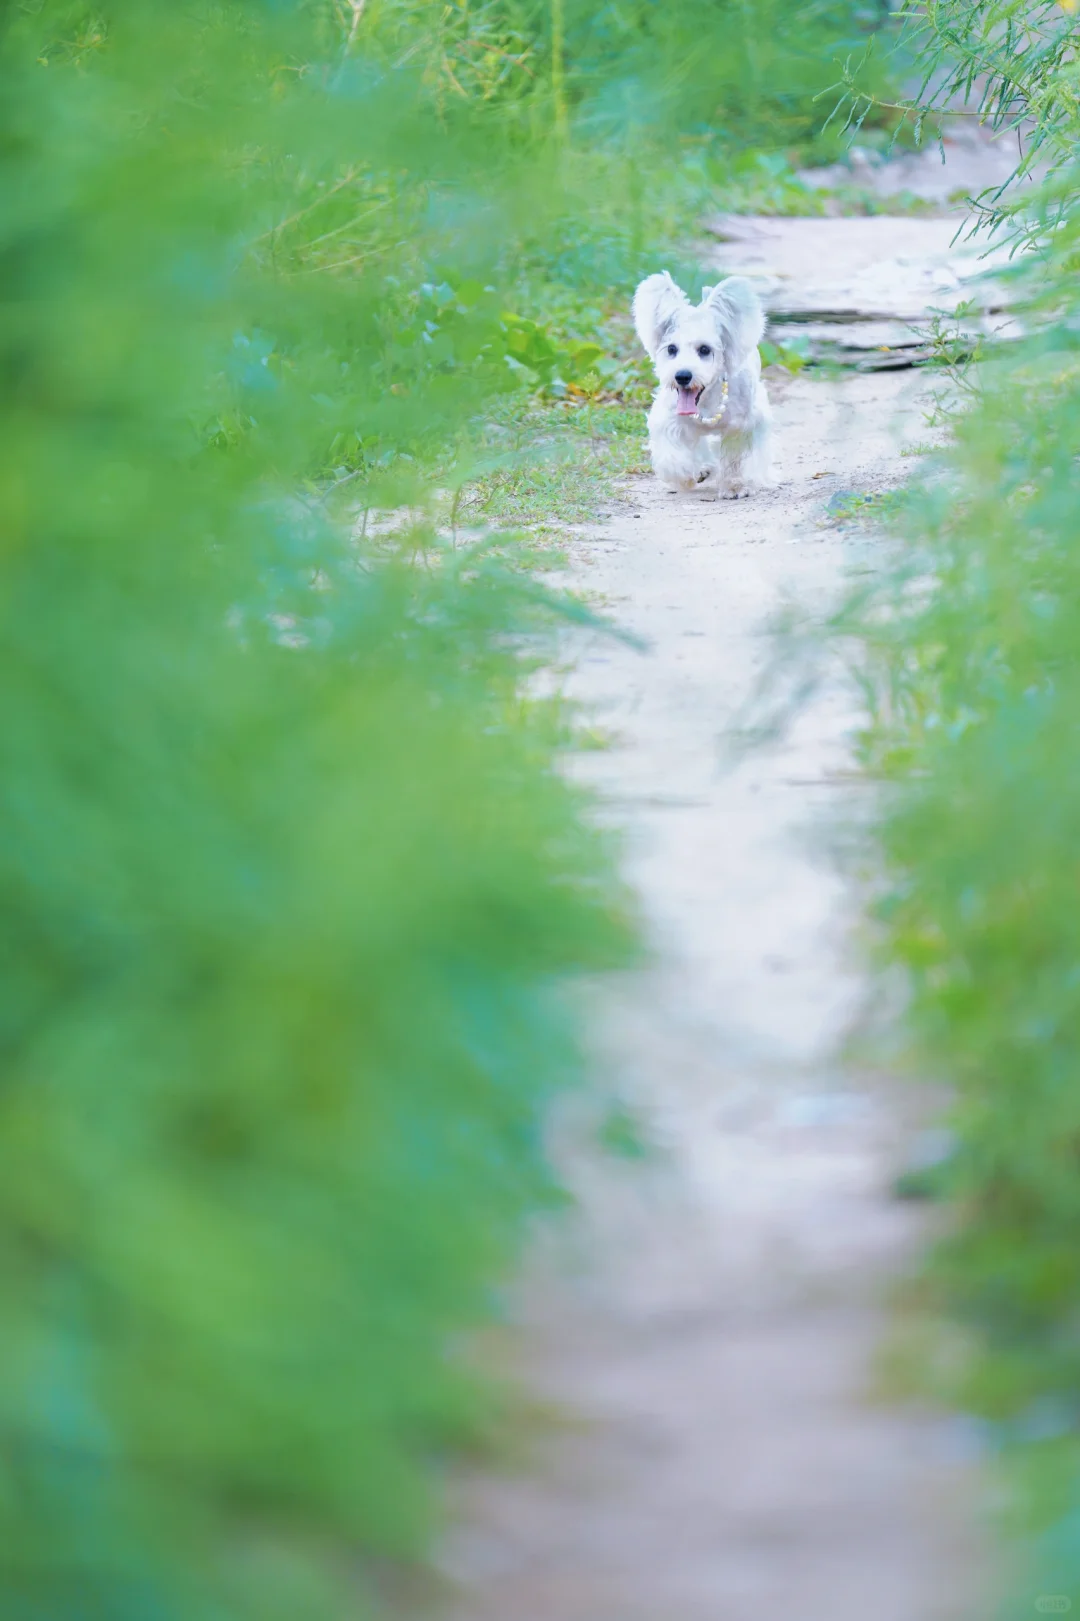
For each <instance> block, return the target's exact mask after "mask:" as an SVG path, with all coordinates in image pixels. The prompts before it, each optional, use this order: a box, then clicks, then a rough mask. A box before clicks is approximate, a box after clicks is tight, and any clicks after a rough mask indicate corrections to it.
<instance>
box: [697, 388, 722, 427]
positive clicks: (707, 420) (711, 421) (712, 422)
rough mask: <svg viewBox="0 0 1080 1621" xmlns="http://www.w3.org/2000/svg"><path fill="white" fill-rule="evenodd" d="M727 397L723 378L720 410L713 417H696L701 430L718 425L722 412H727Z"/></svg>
mask: <svg viewBox="0 0 1080 1621" xmlns="http://www.w3.org/2000/svg"><path fill="white" fill-rule="evenodd" d="M727 396H728V383H727V378H726V377H725V378H724V391H723V393H722V394H721V396H720V409H719V411H717V413H716V415H715V416H714V417H702V416H699V417H698V421H699V422H700V423H701V426H702V427H703V428H715V427H716V426H717V425H718V424H719V422H720V418H721V417H722V416H723V414H724V412H725V411H726V410H727Z"/></svg>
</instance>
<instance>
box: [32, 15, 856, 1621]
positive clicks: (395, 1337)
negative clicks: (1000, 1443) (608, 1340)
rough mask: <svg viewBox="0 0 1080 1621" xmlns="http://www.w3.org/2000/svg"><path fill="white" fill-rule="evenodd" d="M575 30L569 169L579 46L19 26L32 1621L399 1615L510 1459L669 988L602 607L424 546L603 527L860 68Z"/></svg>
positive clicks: (726, 41)
mask: <svg viewBox="0 0 1080 1621" xmlns="http://www.w3.org/2000/svg"><path fill="white" fill-rule="evenodd" d="M565 21H566V28H565V44H564V49H565V50H566V52H567V53H568V54H567V57H566V61H565V62H564V63H563V64H562V67H563V69H564V71H563V74H562V83H563V86H564V94H565V96H566V98H567V109H566V111H567V124H566V127H565V129H563V130H562V132H561V134H560V126H559V123H558V121H557V120H555V119H554V118H553V112H554V110H555V109H554V108H553V101H552V97H553V92H552V83H553V72H554V63H553V61H552V52H553V46H554V40H553V34H552V30H551V26H550V24H551V15H550V13H549V12H548V11H547V9H545V8H538V7H532V6H525V7H516V6H514V5H510V4H506V5H495V4H490V5H487V6H480V7H476V8H473V9H469V8H466V7H457V6H453V7H442V6H434V5H429V4H410V3H406V0H398V3H395V4H393V5H391V4H386V5H383V6H381V7H377V8H372V12H371V14H370V15H365V14H364V13H363V11H362V8H359V7H352V6H350V7H344V8H342V7H335V6H334V5H323V4H314V3H313V4H310V5H296V6H293V5H289V4H269V3H267V4H262V3H259V0H224V3H220V4H214V5H203V4H196V3H195V0H190V3H189V0H181V3H179V4H177V5H175V6H171V7H161V6H158V5H153V4H151V3H150V0H114V3H112V4H107V5H102V6H100V7H87V6H84V5H80V4H68V3H62V0H44V3H42V4H34V5H28V6H17V7H14V8H10V9H9V10H8V11H7V12H5V13H4V14H3V16H2V17H0V372H2V377H3V389H2V391H0V418H2V432H0V517H2V523H3V537H4V547H3V551H2V554H0V586H2V589H0V620H2V627H3V633H2V636H0V659H2V661H3V671H2V676H3V679H2V682H0V690H2V691H3V694H4V697H3V702H2V719H0V735H2V737H3V742H4V759H5V771H4V787H3V799H2V805H3V818H2V827H3V839H2V841H0V884H2V886H3V897H4V903H5V904H4V911H3V916H4V929H3V935H2V939H3V946H2V951H3V962H4V969H5V972H4V975H3V981H2V985H3V989H2V991H0V1031H2V1035H3V1041H4V1050H5V1067H4V1086H3V1089H2V1091H0V1156H2V1167H0V1169H2V1174H0V1309H2V1314H3V1320H4V1331H3V1335H2V1336H0V1542H2V1546H3V1550H4V1551H3V1555H2V1557H0V1614H2V1615H4V1616H9V1617H11V1621H98V1618H100V1621H106V1618H107V1621H127V1618H130V1621H147V1618H150V1617H153V1618H161V1621H168V1618H171V1617H177V1618H179V1617H182V1618H183V1621H193V1618H202V1617H206V1618H208V1621H210V1618H213V1621H219V1618H220V1621H240V1618H243V1617H252V1618H255V1617H258V1618H259V1621H272V1618H274V1617H278V1616H280V1617H282V1618H283V1621H284V1618H285V1617H289V1618H290V1621H292V1618H294V1617H296V1616H300V1615H303V1616H304V1617H305V1618H308V1617H310V1618H312V1621H315V1618H317V1617H321V1616H325V1617H327V1618H328V1621H329V1618H335V1617H343V1616H345V1615H355V1614H357V1613H358V1612H359V1613H362V1612H363V1611H364V1610H365V1609H366V1608H367V1607H368V1606H369V1603H370V1602H371V1598H372V1593H371V1588H372V1583H371V1581H370V1579H369V1577H370V1572H371V1570H372V1568H373V1566H374V1565H375V1564H377V1562H378V1561H379V1560H380V1559H391V1560H392V1559H411V1558H415V1557H417V1556H418V1555H419V1554H420V1553H421V1552H422V1550H423V1548H424V1547H425V1545H426V1541H427V1538H428V1536H429V1535H430V1530H431V1526H432V1524H433V1516H434V1513H435V1497H436V1494H437V1482H438V1475H439V1465H440V1461H441V1459H442V1458H443V1457H444V1455H445V1453H446V1451H447V1449H448V1448H450V1447H452V1446H456V1445H460V1444H463V1443H464V1442H465V1441H466V1440H467V1439H468V1438H469V1437H470V1436H472V1435H475V1434H477V1433H479V1432H481V1431H482V1430H483V1428H484V1425H485V1422H486V1415H487V1414H488V1412H489V1409H490V1404H491V1402H492V1400H493V1399H494V1397H493V1394H492V1392H491V1389H490V1387H489V1386H488V1385H487V1384H486V1383H485V1382H484V1381H483V1380H481V1379H480V1378H479V1376H478V1375H477V1374H476V1373H475V1372H474V1371H473V1370H472V1368H471V1364H470V1360H469V1357H468V1354H467V1345H468V1336H469V1333H470V1331H471V1330H472V1329H473V1328H474V1327H475V1325H477V1324H478V1323H481V1322H483V1321H484V1320H485V1319H487V1318H490V1317H491V1316H492V1315H497V1314H498V1312H499V1310H500V1300H501V1290H502V1289H503V1287H504V1286H505V1283H506V1280H507V1279H508V1278H509V1277H510V1276H512V1273H513V1267H514V1262H515V1257H516V1256H517V1254H518V1252H519V1249H520V1246H521V1243H522V1242H523V1239H524V1236H525V1234H526V1232H527V1229H528V1224H529V1222H530V1220H531V1219H532V1218H533V1216H534V1215H535V1213H536V1212H537V1211H538V1210H542V1209H543V1208H545V1207H546V1206H548V1205H549V1204H550V1203H551V1201H553V1200H557V1198H558V1197H559V1193H558V1188H557V1186H556V1182H555V1179H554V1176H553V1173H552V1170H551V1167H550V1166H549V1164H548V1162H547V1158H546V1155H545V1152H544V1124H545V1119H546V1115H547V1110H548V1107H549V1104H550V1101H551V1099H552V1098H553V1096H554V1095H555V1094H556V1093H557V1092H558V1090H559V1089H560V1088H562V1087H565V1086H567V1085H571V1084H574V1083H575V1082H576V1081H578V1080H579V1079H580V1073H581V1068H582V1058H581V1052H580V1045H579V1042H578V1039H577V1032H576V1026H575V1017H574V1014H573V1012H572V1003H571V1001H570V1000H569V999H567V998H566V997H565V995H564V994H563V992H564V986H565V982H566V981H567V979H568V978H571V977H573V976H575V975H580V974H581V973H592V972H595V971H598V970H600V969H604V968H608V967H611V966H614V965H617V964H619V963H621V962H624V961H626V960H628V958H629V957H630V955H631V954H632V952H633V949H634V947H633V930H632V926H631V923H630V921H629V920H628V915H627V914H628V910H629V909H628V905H627V901H626V897H625V896H624V895H623V893H622V891H621V889H620V886H619V884H618V881H617V879H616V876H615V862H614V852H613V850H612V848H611V844H610V841H609V840H608V839H607V838H606V837H605V836H603V835H601V834H600V833H599V832H597V831H596V830H595V828H594V827H593V826H592V823H591V821H590V818H589V813H588V805H587V804H586V802H585V801H584V800H583V798H582V797H581V795H580V794H579V793H578V792H577V791H576V790H574V789H573V788H572V787H571V786H570V785H569V784H568V783H567V782H566V781H565V780H564V778H563V777H562V776H561V775H560V774H559V772H558V770H557V764H556V760H557V754H558V751H559V750H560V749H561V748H563V747H565V746H566V745H567V743H568V740H569V738H570V729H569V728H568V725H567V717H565V716H564V715H563V714H562V713H561V712H560V709H559V706H558V704H557V703H554V702H542V701H537V700H535V699H531V698H529V699H527V698H526V697H525V696H524V695H523V694H524V691H525V684H524V680H523V678H524V677H525V676H526V675H527V673H528V671H529V669H530V668H531V667H532V665H533V664H534V663H535V661H536V660H539V659H542V658H543V657H544V656H545V648H546V647H547V646H549V645H550V638H551V637H552V636H553V635H554V634H555V633H556V631H557V629H558V626H559V625H560V623H563V622H565V619H566V616H567V615H573V614H575V613H578V612H579V611H578V610H577V609H576V608H575V606H574V604H573V603H571V602H570V601H568V600H564V599H561V598H559V597H557V596H554V595H552V594H551V593H548V592H545V591H544V590H542V589H541V588H539V587H538V586H537V585H536V584H535V583H534V581H533V580H532V579H531V578H530V576H529V573H528V571H527V569H525V568H524V567H519V566H516V565H515V561H514V554H513V549H512V547H510V546H509V545H507V544H505V543H497V544H491V543H487V544H480V545H476V544H472V543H469V544H461V545H455V544H453V543H452V542H447V541H446V540H445V539H442V538H440V536H439V534H438V533H436V531H435V529H434V528H433V525H432V518H433V515H436V514H437V513H438V511H439V501H440V500H442V499H444V497H445V496H446V494H447V492H449V497H450V499H451V500H453V499H454V498H455V496H459V497H460V498H461V499H462V500H463V501H465V503H466V504H468V502H470V501H471V500H472V499H473V496H474V495H476V496H477V498H478V507H479V511H478V514H477V516H482V517H483V521H484V522H485V523H492V524H505V523H513V524H514V525H520V524H527V523H533V522H540V521H543V519H544V518H547V519H550V518H551V517H552V515H554V516H555V517H556V518H561V519H567V518H569V517H572V516H575V515H577V516H580V515H582V514H585V513H587V512H588V511H590V510H592V504H593V502H594V500H595V498H596V492H597V490H598V489H599V487H600V482H601V480H600V476H599V475H598V474H597V473H595V472H594V471H590V470H589V469H588V468H586V469H585V470H582V465H580V464H579V463H578V462H575V460H574V454H573V453H568V454H564V452H565V451H566V450H567V446H568V445H569V446H571V447H572V446H573V444H580V445H581V446H583V447H584V446H585V444H586V441H587V445H588V449H587V451H586V456H585V458H584V460H585V461H587V460H588V458H589V457H591V458H592V460H593V462H594V463H595V464H596V467H603V469H604V472H603V478H604V479H607V478H608V477H609V476H610V473H611V469H612V467H613V466H614V467H620V466H625V465H626V461H625V458H626V457H627V455H628V454H629V451H628V448H627V441H628V433H627V432H626V431H625V430H626V428H627V423H628V418H627V412H628V411H629V409H630V407H631V406H632V405H634V402H635V401H636V400H637V399H638V395H639V391H640V388H641V377H640V367H639V366H638V365H637V363H636V362H631V360H630V358H629V356H628V355H627V354H626V353H624V352H623V351H622V350H620V349H619V343H618V341H617V340H612V342H611V343H610V345H609V344H608V343H607V341H606V339H604V337H603V334H604V333H606V332H608V331H609V330H610V331H613V330H614V328H609V327H608V326H605V323H610V322H613V321H617V320H618V319H620V318H621V319H622V320H623V321H624V322H625V315H624V313H623V312H624V306H625V302H626V298H627V295H628V292H629V289H630V287H631V286H632V283H633V278H634V275H635V273H636V271H637V269H638V268H639V267H644V266H647V267H648V268H650V269H651V268H655V263H654V260H655V255H656V253H657V252H658V251H659V249H660V247H661V246H671V245H672V244H674V245H676V246H678V247H679V249H680V251H682V244H683V243H684V242H685V243H687V244H688V246H687V250H686V251H687V252H688V253H689V252H692V248H691V247H690V246H689V244H690V239H691V237H692V234H693V230H694V229H695V228H696V227H695V223H694V221H695V215H694V209H695V208H697V207H699V206H700V205H701V204H702V203H703V201H704V200H705V199H706V198H707V197H708V198H712V197H713V196H714V194H715V190H716V187H717V185H718V183H719V181H720V179H721V177H722V176H723V175H725V174H729V176H730V185H729V192H730V198H729V200H731V199H734V198H735V197H736V195H740V196H742V198H743V200H744V201H745V202H747V203H748V204H749V203H751V202H753V205H754V206H757V202H756V199H758V198H759V196H760V195H761V188H762V187H765V188H771V190H770V195H772V194H773V193H775V192H776V190H777V188H778V187H779V188H780V189H781V190H784V191H786V193H788V194H790V196H791V197H793V196H794V195H795V193H796V192H797V191H798V187H797V186H796V185H795V184H794V183H793V182H790V181H789V179H788V177H787V168H785V167H784V166H781V168H779V169H778V168H777V167H776V166H775V165H773V166H772V167H771V168H768V167H766V168H762V167H761V166H760V165H752V167H751V168H750V169H749V170H748V171H747V173H748V176H749V178H748V179H747V180H746V181H745V184H744V183H743V182H740V181H739V180H738V176H737V174H736V173H735V170H736V169H737V164H734V163H733V161H732V160H731V159H730V153H731V152H732V151H733V150H735V149H737V148H739V147H740V146H741V145H742V144H743V143H744V142H745V141H748V140H751V139H756V138H758V135H759V134H760V133H761V132H765V131H769V132H771V133H772V136H773V139H774V140H776V139H781V138H782V139H783V140H784V141H788V140H790V141H791V142H793V143H798V142H799V141H804V140H806V139H808V138H809V135H810V132H811V130H812V127H813V120H814V116H815V115H814V111H813V95H814V94H815V93H816V91H817V90H818V89H819V88H821V86H822V84H823V83H825V82H827V79H828V76H829V74H830V73H831V72H832V62H831V58H832V55H833V54H834V53H835V50H836V48H837V41H836V34H837V30H839V31H840V34H841V35H843V34H844V33H845V30H846V31H848V32H850V31H851V30H854V31H855V32H856V33H858V31H859V29H861V28H864V27H866V26H868V24H867V23H866V22H865V19H860V15H859V13H858V8H857V7H854V8H853V7H851V6H848V5H840V4H828V5H816V6H814V7H811V8H809V10H807V9H805V8H804V11H803V13H802V14H801V16H800V18H799V19H797V22H796V20H795V19H793V18H792V17H791V15H789V12H788V9H787V8H785V7H781V6H777V5H768V6H762V7H759V8H757V10H750V9H748V8H746V7H743V6H735V5H732V4H726V3H725V4H724V5H721V6H719V7H718V8H717V10H716V14H715V17H714V18H712V19H711V31H709V32H708V33H707V35H706V34H703V33H702V31H701V27H700V20H699V17H698V14H697V12H696V11H695V12H691V11H690V10H689V9H688V8H687V9H684V8H682V7H674V8H669V10H668V11H666V12H663V13H660V12H657V11H656V10H655V8H649V7H645V8H639V9H638V10H637V11H633V12H623V13H614V12H611V13H608V12H604V13H596V12H594V11H590V10H588V8H578V9H574V8H571V9H570V11H569V12H568V14H567V16H566V19H565ZM690 39H692V40H693V41H694V43H695V54H694V55H693V56H692V57H689V58H688V57H687V56H686V54H685V50H684V47H685V45H686V42H687V41H688V40H690ZM709 42H711V53H712V54H711V55H710V54H709V51H707V50H706V45H707V44H709ZM841 43H842V41H841ZM721 47H722V48H721ZM785 53H786V55H785ZM717 63H719V64H720V67H721V68H722V71H720V72H718V73H713V74H712V75H711V76H710V72H709V71H708V70H709V69H710V65H714V66H715V65H716V64H717ZM785 63H786V64H787V65H786V66H784V64H785ZM785 75H786V76H785ZM554 77H555V78H556V79H557V78H558V76H557V75H554ZM631 115H632V116H631ZM679 132H681V133H679ZM567 136H568V139H567ZM682 140H685V143H686V155H685V157H682V156H681V157H680V158H679V160H678V162H677V163H675V164H672V163H670V162H668V161H667V155H668V154H669V153H670V151H671V150H672V143H674V146H675V149H677V150H679V151H680V152H681V151H682V148H681V147H680V146H679V142H680V141H682ZM725 153H727V154H728V156H725ZM658 154H663V155H664V161H663V162H661V161H659V158H658V156H657V155H658ZM785 164H786V160H785ZM740 184H742V185H743V190H742V192H741V193H740V192H739V190H738V188H739V185H740ZM672 268H673V269H675V268H678V263H677V258H673V262H672ZM598 335H600V341H598ZM537 414H539V415H540V416H541V417H542V419H543V423H544V424H546V427H544V428H543V431H540V432H538V431H536V430H537V423H536V421H535V417H536V416H537ZM583 423H584V424H585V425H586V428H585V431H582V424H583ZM545 440H546V441H547V442H545ZM493 447H494V448H493ZM538 448H539V450H540V452H541V453H542V454H540V455H539V456H538V455H537V450H538ZM549 453H550V458H551V465H555V464H556V463H559V458H560V457H561V458H562V461H561V463H560V465H563V466H565V467H567V468H569V469H570V470H571V471H570V473H568V474H567V478H566V479H563V480H562V481H559V480H555V479H549V478H547V477H546V475H545V473H544V471H543V468H544V465H545V464H544V456H545V455H548V454H549ZM493 456H495V457H496V459H498V458H502V459H501V462H500V463H499V465H497V466H492V457H493ZM620 458H623V459H622V460H620ZM567 480H569V482H567ZM440 492H441V493H440ZM385 509H392V510H393V511H394V512H395V514H396V515H397V522H396V523H395V524H394V525H390V526H387V525H382V526H380V525H378V524H371V525H368V526H367V527H365V525H364V522H363V517H364V515H368V514H370V513H371V512H373V511H378V510H385Z"/></svg>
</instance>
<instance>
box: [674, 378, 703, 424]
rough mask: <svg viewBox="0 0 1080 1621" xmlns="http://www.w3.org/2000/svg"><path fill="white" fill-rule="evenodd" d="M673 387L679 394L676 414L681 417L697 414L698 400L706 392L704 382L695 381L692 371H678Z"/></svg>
mask: <svg viewBox="0 0 1080 1621" xmlns="http://www.w3.org/2000/svg"><path fill="white" fill-rule="evenodd" d="M672 387H673V388H674V389H675V390H676V392H677V394H678V396H679V403H678V405H677V406H676V407H675V415H676V416H680V417H693V416H697V406H698V400H700V398H701V396H702V394H704V392H705V386H704V384H699V383H695V382H694V374H693V372H692V371H677V372H676V373H675V380H674V382H673V383H672Z"/></svg>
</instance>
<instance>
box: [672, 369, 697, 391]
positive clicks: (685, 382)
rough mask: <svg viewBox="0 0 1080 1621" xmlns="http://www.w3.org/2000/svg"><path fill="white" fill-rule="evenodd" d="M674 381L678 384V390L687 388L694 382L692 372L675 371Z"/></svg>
mask: <svg viewBox="0 0 1080 1621" xmlns="http://www.w3.org/2000/svg"><path fill="white" fill-rule="evenodd" d="M675 381H676V382H677V383H678V385H679V387H680V388H689V387H690V384H691V383H692V382H693V381H694V374H693V372H692V371H677V372H676V373H675Z"/></svg>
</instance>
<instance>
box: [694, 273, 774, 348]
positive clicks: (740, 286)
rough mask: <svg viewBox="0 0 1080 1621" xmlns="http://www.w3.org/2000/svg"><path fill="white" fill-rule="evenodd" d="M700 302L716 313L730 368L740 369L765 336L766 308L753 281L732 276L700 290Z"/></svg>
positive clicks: (743, 277)
mask: <svg viewBox="0 0 1080 1621" xmlns="http://www.w3.org/2000/svg"><path fill="white" fill-rule="evenodd" d="M701 302H702V304H707V305H708V306H709V307H710V309H712V310H714V311H715V312H716V317H717V320H718V321H719V323H720V331H721V334H722V336H723V340H724V349H725V351H726V353H727V356H728V366H729V368H730V370H732V371H737V370H738V369H739V367H740V366H741V365H742V364H743V362H744V361H745V359H746V357H747V355H748V354H749V353H750V351H751V350H752V349H754V348H756V346H757V345H758V344H759V343H760V342H761V340H762V338H763V337H764V335H765V311H764V310H763V309H762V307H761V299H760V298H759V297H758V295H757V291H756V289H755V287H754V284H753V282H751V281H748V280H747V278H746V277H745V276H729V277H728V279H727V280H726V281H721V282H718V283H717V285H716V286H715V287H703V288H702V289H701Z"/></svg>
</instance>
